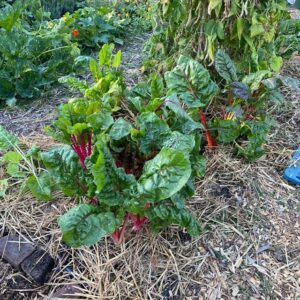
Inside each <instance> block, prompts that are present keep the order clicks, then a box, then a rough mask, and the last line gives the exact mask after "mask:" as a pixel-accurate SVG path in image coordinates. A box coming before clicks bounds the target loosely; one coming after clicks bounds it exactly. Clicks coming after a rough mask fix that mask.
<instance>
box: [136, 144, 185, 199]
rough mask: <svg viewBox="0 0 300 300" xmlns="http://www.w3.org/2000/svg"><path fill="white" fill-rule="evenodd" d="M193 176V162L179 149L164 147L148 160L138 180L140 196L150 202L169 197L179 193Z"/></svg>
mask: <svg viewBox="0 0 300 300" xmlns="http://www.w3.org/2000/svg"><path fill="white" fill-rule="evenodd" d="M190 176H191V164H190V161H189V159H188V158H187V156H186V155H185V154H184V153H183V152H182V151H179V150H175V149H171V148H163V149H162V150H161V151H160V152H159V153H158V154H157V155H156V156H155V158H154V159H152V160H150V161H148V162H147V163H146V164H145V166H144V170H143V174H142V176H141V177H140V179H139V180H138V192H139V193H140V197H142V198H145V199H147V201H150V202H157V201H161V200H164V199H167V198H169V197H171V196H172V195H174V194H175V193H177V192H178V191H179V190H180V189H181V188H182V187H183V186H184V185H185V184H186V183H187V181H188V180H189V178H190Z"/></svg>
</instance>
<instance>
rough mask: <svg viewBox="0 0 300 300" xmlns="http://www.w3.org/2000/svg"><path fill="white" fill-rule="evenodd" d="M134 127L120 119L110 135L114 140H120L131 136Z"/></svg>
mask: <svg viewBox="0 0 300 300" xmlns="http://www.w3.org/2000/svg"><path fill="white" fill-rule="evenodd" d="M131 129H132V125H131V124H130V123H129V122H127V121H125V120H124V119H123V118H120V119H118V120H117V121H116V122H115V123H114V125H113V126H112V128H111V130H110V132H109V134H110V136H111V138H112V139H113V140H120V139H122V138H124V137H126V136H128V135H129V134H130V130H131Z"/></svg>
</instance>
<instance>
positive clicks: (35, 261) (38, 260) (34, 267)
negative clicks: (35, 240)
mask: <svg viewBox="0 0 300 300" xmlns="http://www.w3.org/2000/svg"><path fill="white" fill-rule="evenodd" d="M53 267H54V259H53V258H52V257H51V256H50V254H49V253H47V252H46V251H45V250H43V249H37V250H35V251H34V252H33V253H32V254H31V255H30V256H28V257H27V258H26V259H25V260H24V261H23V263H22V264H21V269H22V270H23V271H24V272H25V273H26V275H28V276H29V277H30V278H31V279H32V280H33V281H34V282H36V283H37V284H40V285H42V284H44V283H45V281H46V279H47V276H48V274H49V273H50V272H51V271H52V269H53Z"/></svg>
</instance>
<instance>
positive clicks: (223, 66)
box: [215, 49, 238, 83]
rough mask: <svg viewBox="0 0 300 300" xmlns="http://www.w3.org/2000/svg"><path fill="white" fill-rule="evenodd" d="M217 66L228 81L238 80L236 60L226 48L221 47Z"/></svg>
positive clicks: (217, 56)
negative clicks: (232, 58)
mask: <svg viewBox="0 0 300 300" xmlns="http://www.w3.org/2000/svg"><path fill="white" fill-rule="evenodd" d="M215 67H216V70H217V72H218V73H219V75H220V76H221V77H222V78H224V79H225V80H226V82H227V83H231V82H234V81H237V80H238V78H237V75H236V68H235V64H234V62H233V61H232V60H231V58H230V57H229V55H228V54H227V53H225V52H224V50H222V49H219V50H218V51H217V54H216V59H215Z"/></svg>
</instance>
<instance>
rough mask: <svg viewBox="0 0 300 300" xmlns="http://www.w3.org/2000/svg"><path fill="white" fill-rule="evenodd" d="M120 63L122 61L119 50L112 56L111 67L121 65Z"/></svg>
mask: <svg viewBox="0 0 300 300" xmlns="http://www.w3.org/2000/svg"><path fill="white" fill-rule="evenodd" d="M121 63H122V51H121V50H119V51H118V52H117V54H116V55H115V57H114V60H113V67H114V68H118V67H119V66H120V65H121Z"/></svg>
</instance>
